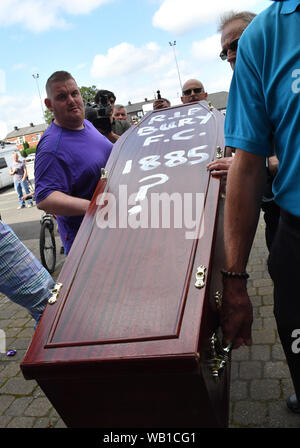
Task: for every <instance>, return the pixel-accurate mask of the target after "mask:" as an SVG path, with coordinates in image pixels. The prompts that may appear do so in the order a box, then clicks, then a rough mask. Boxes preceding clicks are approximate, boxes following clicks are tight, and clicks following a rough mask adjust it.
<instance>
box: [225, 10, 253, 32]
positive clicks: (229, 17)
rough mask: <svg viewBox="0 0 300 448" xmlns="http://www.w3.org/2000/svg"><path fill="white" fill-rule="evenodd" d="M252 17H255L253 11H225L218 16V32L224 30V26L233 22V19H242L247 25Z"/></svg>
mask: <svg viewBox="0 0 300 448" xmlns="http://www.w3.org/2000/svg"><path fill="white" fill-rule="evenodd" d="M254 17H256V14H254V13H253V12H250V11H242V12H234V11H229V12H226V13H225V14H223V15H222V16H221V17H220V20H219V26H218V32H219V33H221V32H222V31H223V30H224V28H225V26H226V25H228V23H231V22H233V21H234V20H242V21H243V22H245V25H246V27H247V26H248V25H249V23H250V22H252V20H253V19H254ZM246 27H245V28H246Z"/></svg>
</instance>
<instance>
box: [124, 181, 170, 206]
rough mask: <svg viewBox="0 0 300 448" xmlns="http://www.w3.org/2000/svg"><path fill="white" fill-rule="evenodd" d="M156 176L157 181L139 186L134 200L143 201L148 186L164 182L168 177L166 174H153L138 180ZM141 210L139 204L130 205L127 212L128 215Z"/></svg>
mask: <svg viewBox="0 0 300 448" xmlns="http://www.w3.org/2000/svg"><path fill="white" fill-rule="evenodd" d="M156 177H159V180H158V181H156V182H153V183H152V184H147V185H142V186H141V187H140V188H139V191H138V193H137V195H136V197H135V201H136V202H138V201H143V200H144V199H145V197H146V195H147V192H148V190H149V188H152V187H154V186H155V185H160V184H164V183H165V182H167V181H168V180H169V177H168V176H167V175H166V174H154V175H153V176H147V177H143V179H140V180H139V182H144V181H146V180H149V179H154V178H156ZM141 210H142V206H141V205H135V206H134V207H132V208H131V209H129V210H128V214H129V215H134V214H136V213H140V211H141Z"/></svg>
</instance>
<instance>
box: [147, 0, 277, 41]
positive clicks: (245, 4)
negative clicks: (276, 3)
mask: <svg viewBox="0 0 300 448" xmlns="http://www.w3.org/2000/svg"><path fill="white" fill-rule="evenodd" d="M269 4H270V1H269V0H238V1H237V0H226V1H224V0H209V1H208V2H204V1H201V2H200V1H199V0H184V1H183V0H164V1H163V3H162V5H161V6H160V8H159V9H158V10H157V11H156V13H155V14H154V16H153V19H152V24H153V26H155V27H157V28H161V29H162V30H164V31H169V32H172V33H176V34H182V33H185V32H186V31H190V30H192V29H193V28H195V27H197V26H199V25H203V24H209V23H216V24H217V22H218V19H219V17H220V15H221V14H223V13H224V12H227V11H230V10H234V11H243V10H247V11H253V12H260V11H261V10H262V9H264V8H265V7H267V6H269Z"/></svg>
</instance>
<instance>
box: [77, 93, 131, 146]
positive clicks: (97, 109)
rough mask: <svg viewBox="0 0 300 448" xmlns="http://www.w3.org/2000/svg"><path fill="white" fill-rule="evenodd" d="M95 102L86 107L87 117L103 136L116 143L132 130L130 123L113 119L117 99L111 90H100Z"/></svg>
mask: <svg viewBox="0 0 300 448" xmlns="http://www.w3.org/2000/svg"><path fill="white" fill-rule="evenodd" d="M94 101H95V104H93V105H91V104H89V103H88V104H87V105H86V109H85V117H86V119H87V120H89V121H90V122H91V123H93V125H94V126H95V128H96V129H98V131H99V132H101V134H103V135H105V137H107V138H108V140H110V141H111V142H112V143H115V142H116V141H117V140H118V138H119V136H120V135H122V134H124V132H125V131H127V129H129V128H130V123H129V122H128V121H125V120H115V118H114V117H113V113H114V104H115V101H116V97H115V95H114V93H113V92H111V91H110V90H98V92H97V93H96V95H95V100H94Z"/></svg>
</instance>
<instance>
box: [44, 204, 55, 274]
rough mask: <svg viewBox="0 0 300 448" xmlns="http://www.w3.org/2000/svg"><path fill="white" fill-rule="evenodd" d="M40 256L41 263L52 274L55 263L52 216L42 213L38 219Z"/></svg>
mask: <svg viewBox="0 0 300 448" xmlns="http://www.w3.org/2000/svg"><path fill="white" fill-rule="evenodd" d="M40 223H41V230H40V257H41V263H42V265H43V266H44V268H46V269H47V271H48V272H49V273H50V274H53V272H54V270H55V265H56V243H55V236H54V225H55V223H54V217H53V215H51V214H49V213H44V214H43V215H42V217H41V220H40Z"/></svg>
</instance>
